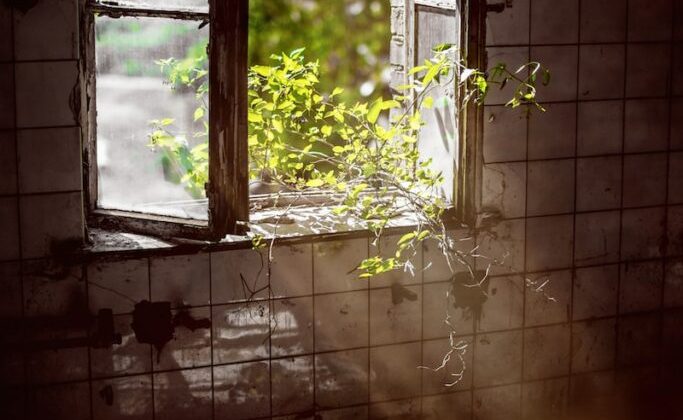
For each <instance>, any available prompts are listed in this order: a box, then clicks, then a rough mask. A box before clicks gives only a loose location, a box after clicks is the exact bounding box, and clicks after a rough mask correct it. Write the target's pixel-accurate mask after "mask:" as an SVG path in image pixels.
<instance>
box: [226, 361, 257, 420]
mask: <svg viewBox="0 0 683 420" xmlns="http://www.w3.org/2000/svg"><path fill="white" fill-rule="evenodd" d="M213 377H214V378H213V380H214V417H215V418H217V419H220V418H223V419H226V418H230V419H235V420H239V419H247V418H253V417H263V416H268V415H269V414H270V368H269V366H268V362H252V363H240V364H234V365H228V366H215V367H214V368H213ZM245 379H246V380H245Z"/></svg>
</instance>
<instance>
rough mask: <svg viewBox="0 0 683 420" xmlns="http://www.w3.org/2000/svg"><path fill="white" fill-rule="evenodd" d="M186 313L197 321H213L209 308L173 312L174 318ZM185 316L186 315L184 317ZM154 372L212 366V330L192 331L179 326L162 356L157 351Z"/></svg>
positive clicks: (199, 329)
mask: <svg viewBox="0 0 683 420" xmlns="http://www.w3.org/2000/svg"><path fill="white" fill-rule="evenodd" d="M181 312H182V313H185V314H187V315H189V316H190V317H191V318H192V319H195V320H211V310H210V309H209V308H189V309H182V310H176V311H173V312H172V313H173V316H174V317H177V316H178V315H179V314H181ZM182 316H184V315H182ZM155 357H158V359H157V361H155V363H154V365H153V368H154V370H170V369H178V368H191V367H199V366H207V365H210V364H211V329H210V328H197V329H195V330H192V329H190V328H188V327H185V326H182V325H181V326H177V327H176V329H175V333H174V334H173V339H172V340H171V341H169V342H168V343H167V344H166V346H164V348H163V350H162V351H161V354H159V355H157V353H156V351H155Z"/></svg>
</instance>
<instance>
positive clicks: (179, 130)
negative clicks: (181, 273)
mask: <svg viewBox="0 0 683 420" xmlns="http://www.w3.org/2000/svg"><path fill="white" fill-rule="evenodd" d="M84 1H85V3H84V4H83V14H82V16H83V19H84V23H83V28H84V34H83V35H84V36H83V39H84V40H85V42H84V44H83V49H84V56H85V57H86V60H84V68H83V72H84V74H85V78H84V82H85V87H84V94H85V97H84V98H83V99H82V100H83V101H84V102H83V103H85V104H86V106H85V107H83V109H84V112H85V115H84V118H86V119H87V122H88V123H87V124H84V130H85V136H84V138H85V139H86V142H85V174H86V175H85V176H86V185H87V193H88V200H87V201H88V204H89V207H88V209H87V210H88V219H89V221H90V222H91V223H94V224H96V225H98V226H105V227H115V228H119V229H124V230H132V231H141V232H145V233H153V234H156V235H161V236H184V237H192V238H207V239H208V238H211V239H219V238H222V237H224V236H225V235H226V234H229V233H235V232H236V231H237V229H238V223H237V221H238V220H246V218H247V214H246V207H245V206H243V205H242V203H244V202H246V201H247V200H248V194H247V186H246V182H247V150H246V131H247V125H246V108H245V107H244V105H243V104H244V103H246V93H247V92H246V90H247V83H246V79H247V71H246V68H247V9H248V0H236V1H230V2H226V1H221V0H210V1H209V0H173V1H159V0H123V1H105V0H84ZM165 142H166V143H168V142H172V143H173V145H174V147H175V149H174V150H173V153H175V156H169V155H164V154H163V153H161V154H160V153H154V149H155V148H159V147H161V146H163V145H164V144H165ZM177 156H180V159H175V157H177ZM193 158H194V159H195V160H196V161H201V162H202V166H201V167H195V168H193V170H192V171H188V170H187V169H188V168H187V166H184V165H186V164H187V163H188V162H189V161H190V160H191V159H193ZM187 177H194V178H193V179H194V181H195V182H194V183H192V187H190V186H189V185H190V184H188V183H186V182H181V180H182V179H183V178H187Z"/></svg>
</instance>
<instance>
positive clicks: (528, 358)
mask: <svg viewBox="0 0 683 420" xmlns="http://www.w3.org/2000/svg"><path fill="white" fill-rule="evenodd" d="M570 341H571V328H570V326H569V324H562V325H553V326H548V327H539V328H529V329H526V330H524V380H534V379H545V378H551V377H556V376H560V375H566V374H568V373H569V363H570V362H569V359H570V356H569V353H570Z"/></svg>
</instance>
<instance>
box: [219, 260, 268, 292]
mask: <svg viewBox="0 0 683 420" xmlns="http://www.w3.org/2000/svg"><path fill="white" fill-rule="evenodd" d="M267 263H268V261H267V256H266V255H264V254H261V253H259V252H258V251H254V250H251V249H248V250H235V251H225V252H216V253H212V254H211V298H212V299H213V303H214V304H215V303H229V302H236V301H245V300H248V299H249V298H255V299H261V298H265V297H267V296H268V287H267V286H268V264H267Z"/></svg>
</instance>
